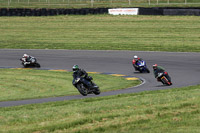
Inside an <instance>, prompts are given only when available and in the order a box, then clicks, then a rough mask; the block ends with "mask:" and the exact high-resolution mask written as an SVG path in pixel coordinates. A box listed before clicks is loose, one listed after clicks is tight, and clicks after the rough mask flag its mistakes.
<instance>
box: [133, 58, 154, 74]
mask: <svg viewBox="0 0 200 133" xmlns="http://www.w3.org/2000/svg"><path fill="white" fill-rule="evenodd" d="M134 67H135V70H136V71H139V72H140V73H145V72H147V73H150V71H149V69H148V68H147V65H146V62H145V61H144V60H142V61H138V62H137V63H136V65H134Z"/></svg>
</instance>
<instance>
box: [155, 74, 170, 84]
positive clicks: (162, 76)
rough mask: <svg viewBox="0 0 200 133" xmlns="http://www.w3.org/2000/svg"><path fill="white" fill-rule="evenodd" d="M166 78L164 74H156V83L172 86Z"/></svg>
mask: <svg viewBox="0 0 200 133" xmlns="http://www.w3.org/2000/svg"><path fill="white" fill-rule="evenodd" d="M168 77H169V75H168V76H166V75H165V73H164V72H161V73H158V76H157V80H158V81H161V82H162V83H163V84H164V85H172V82H171V80H170V79H169V78H170V77H169V78H168Z"/></svg>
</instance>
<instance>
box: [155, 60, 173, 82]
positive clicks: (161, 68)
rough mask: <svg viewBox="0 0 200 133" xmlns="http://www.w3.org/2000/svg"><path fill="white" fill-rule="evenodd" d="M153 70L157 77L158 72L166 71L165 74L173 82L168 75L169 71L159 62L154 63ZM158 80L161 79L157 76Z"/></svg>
mask: <svg viewBox="0 0 200 133" xmlns="http://www.w3.org/2000/svg"><path fill="white" fill-rule="evenodd" d="M153 72H154V76H155V78H157V77H158V73H164V75H165V76H166V77H167V78H168V79H169V81H170V82H171V78H170V76H169V75H168V73H167V72H166V71H165V69H164V68H163V67H161V66H158V65H157V64H155V65H153ZM157 80H158V81H161V80H160V79H159V78H157Z"/></svg>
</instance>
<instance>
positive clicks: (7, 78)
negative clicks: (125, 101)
mask: <svg viewBox="0 0 200 133" xmlns="http://www.w3.org/2000/svg"><path fill="white" fill-rule="evenodd" d="M0 73H1V74H0V101H7V100H20V99H30V98H31V99H32V98H44V97H57V96H67V95H78V94H79V92H78V90H77V89H76V88H75V87H74V86H73V85H72V79H73V77H72V72H67V71H63V70H62V71H47V70H34V69H0ZM89 75H91V76H92V77H93V78H94V82H95V83H96V84H97V85H98V86H99V87H100V90H101V91H102V92H103V91H111V90H117V89H123V88H128V87H131V86H135V85H138V84H139V83H140V81H139V80H137V81H128V80H126V79H125V78H122V77H116V76H111V75H104V74H89Z"/></svg>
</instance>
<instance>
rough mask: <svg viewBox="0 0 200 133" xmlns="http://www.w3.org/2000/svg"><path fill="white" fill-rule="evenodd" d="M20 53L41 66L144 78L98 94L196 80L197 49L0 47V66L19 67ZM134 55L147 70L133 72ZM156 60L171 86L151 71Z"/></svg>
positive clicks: (198, 66)
mask: <svg viewBox="0 0 200 133" xmlns="http://www.w3.org/2000/svg"><path fill="white" fill-rule="evenodd" d="M24 53H27V54H30V55H32V56H34V57H36V58H37V59H38V62H39V63H40V64H41V69H66V70H71V68H72V66H73V65H74V64H78V65H79V67H81V68H84V69H85V70H86V71H88V72H102V73H116V74H124V75H130V76H135V77H138V78H141V79H143V80H144V82H143V84H142V85H140V86H137V87H132V88H127V89H123V90H118V91H111V92H104V93H101V94H100V95H98V96H109V95H117V94H122V93H135V92H141V91H150V90H160V89H169V88H177V87H183V86H190V85H197V84H199V83H200V78H199V74H200V53H173V52H137V51H93V50H84V51H82V50H9V49H1V50H0V67H1V68H10V67H16V68H19V67H22V66H21V64H20V61H19V58H21V57H22V55H23V54H24ZM134 55H138V56H139V57H141V58H143V59H144V60H145V61H146V62H147V66H148V68H149V69H150V71H151V73H150V74H141V73H138V72H134V69H133V67H132V64H131V61H132V59H133V56H134ZM155 63H156V64H158V65H160V66H162V67H164V68H165V69H166V71H167V72H168V73H169V75H170V76H171V78H172V82H173V85H172V86H170V87H169V86H163V85H162V84H161V83H159V82H157V81H156V79H155V78H154V75H153V73H152V65H153V64H155ZM90 97H97V96H96V95H92V94H91V95H88V96H87V97H84V96H82V95H76V96H64V97H53V98H44V99H31V100H22V101H6V102H0V107H7V106H17V105H22V104H33V103H44V102H51V101H62V100H71V99H82V98H90Z"/></svg>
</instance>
